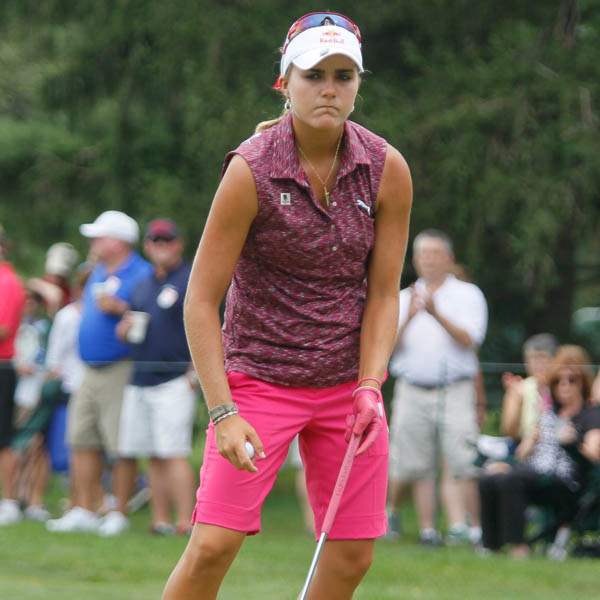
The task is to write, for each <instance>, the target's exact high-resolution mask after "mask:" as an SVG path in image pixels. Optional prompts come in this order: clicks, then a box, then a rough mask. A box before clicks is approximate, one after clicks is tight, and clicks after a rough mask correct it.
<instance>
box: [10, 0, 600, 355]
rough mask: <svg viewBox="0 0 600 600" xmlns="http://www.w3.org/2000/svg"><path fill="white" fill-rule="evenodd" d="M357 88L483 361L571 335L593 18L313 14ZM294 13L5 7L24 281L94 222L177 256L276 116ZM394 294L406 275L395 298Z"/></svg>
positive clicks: (580, 299) (599, 35)
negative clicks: (357, 60)
mask: <svg viewBox="0 0 600 600" xmlns="http://www.w3.org/2000/svg"><path fill="white" fill-rule="evenodd" d="M327 6H328V7H329V8H331V9H334V10H335V9H337V10H341V11H344V12H347V13H349V14H350V15H351V16H353V17H354V18H355V19H356V20H357V21H358V23H359V24H360V26H361V28H362V30H363V34H364V38H365V62H366V65H367V66H368V67H369V68H370V69H371V71H372V74H370V75H369V76H368V77H367V79H366V81H365V82H364V85H363V87H362V90H361V101H360V102H358V103H357V112H356V113H355V117H354V118H356V120H358V121H360V122H361V123H363V124H365V125H366V126H367V127H370V128H371V129H373V130H374V131H376V132H378V133H380V134H382V135H384V136H385V137H387V138H388V140H389V141H390V142H391V143H392V144H393V145H395V146H396V147H398V148H399V149H400V150H401V151H402V152H403V153H404V155H405V156H406V158H407V160H408V162H409V164H410V166H411V169H412V172H413V177H414V183H415V205H414V213H413V233H414V232H416V231H418V230H419V229H421V228H423V227H431V226H437V227H442V228H444V229H446V230H447V231H448V232H449V233H450V234H451V235H452V236H453V237H454V238H455V240H456V250H457V256H458V258H459V259H460V260H461V261H462V262H464V263H465V264H466V265H467V266H468V269H469V271H470V272H471V274H472V276H473V278H474V279H475V280H476V281H477V282H478V283H479V284H480V285H481V286H482V287H483V289H484V291H485V292H486V295H487V297H488V299H489V301H490V306H491V315H492V329H491V335H490V336H489V338H488V339H489V341H488V343H487V345H486V349H485V353H484V356H486V355H487V356H488V357H494V358H496V359H499V360H507V359H510V358H514V356H507V354H506V353H507V348H508V347H512V348H514V347H515V345H514V344H512V345H511V344H510V343H509V342H510V337H511V336H510V335H509V334H508V333H507V332H512V336H513V337H514V338H515V339H520V337H521V336H522V335H523V334H525V333H528V332H532V331H534V330H540V329H547V330H551V331H554V332H556V333H558V334H560V335H562V336H563V337H564V336H566V335H567V334H568V331H569V325H570V318H571V313H572V311H573V310H574V309H575V308H577V307H578V306H581V305H586V304H588V305H589V304H597V294H598V292H599V291H600V285H599V283H600V282H599V278H598V276H597V274H598V269H599V264H598V260H597V259H596V255H597V251H598V245H599V242H598V236H597V235H596V233H597V231H598V224H599V216H600V210H599V207H600V196H599V180H600V136H599V135H598V116H597V114H596V112H595V110H596V105H597V102H598V96H599V86H600V60H599V59H600V51H599V50H598V48H600V10H598V9H599V8H600V0H581V1H579V2H578V1H577V0H540V1H537V2H534V3H532V2H526V3H524V2H518V1H516V0H505V1H503V2H497V1H496V0H480V1H478V2H475V3H474V2H468V1H467V0H432V1H430V2H405V1H402V0H398V1H397V2H388V1H383V0H371V1H370V2H368V3H366V2H365V3H357V2H341V1H332V2H328V3H327ZM314 7H315V4H314V3H312V2H310V3H309V2H305V1H300V0H296V1H285V2H284V1H283V0H263V1H258V2H252V1H250V0H227V1H225V0H222V1H217V0H197V1H193V0H170V1H169V2H162V1H160V0H127V1H126V2H117V1H116V0H79V1H78V2H74V1H73V0H43V1H39V0H5V1H4V2H2V3H1V4H0V221H1V222H3V223H4V224H5V227H6V228H7V229H8V230H9V233H10V234H11V237H12V238H13V239H14V240H15V242H16V245H15V254H14V256H15V260H16V261H17V263H18V264H19V266H20V267H21V268H22V269H23V270H24V271H26V272H27V271H28V272H32V271H34V270H36V269H39V267H40V264H41V262H40V261H41V256H42V254H43V251H44V249H45V247H47V245H48V244H49V243H51V242H53V241H57V240H59V239H65V240H68V241H72V242H74V243H76V244H77V245H78V246H79V247H81V248H83V247H84V246H83V243H82V240H81V239H80V238H79V236H78V233H77V226H78V225H79V223H81V222H83V221H87V220H89V219H93V218H94V217H95V216H96V215H97V213H98V212H100V211H101V210H104V209H107V208H119V209H122V210H125V211H127V212H129V213H131V214H132V215H133V216H135V217H136V218H138V219H139V220H140V221H141V222H145V221H147V220H148V219H149V218H151V217H153V216H156V215H170V216H173V217H175V218H176V219H178V220H179V221H180V222H181V223H183V224H184V228H185V231H186V234H187V236H188V238H189V240H190V242H192V243H191V244H190V246H193V245H194V244H195V242H196V240H197V239H198V237H199V235H200V233H201V231H202V227H203V223H204V220H205V217H206V214H207V211H208V208H209V205H210V201H211V198H212V195H213V193H214V190H215V187H216V185H217V182H218V175H219V168H220V164H221V161H222V158H223V155H224V154H225V152H226V151H227V150H229V149H231V148H233V147H235V146H236V145H237V144H238V143H239V142H240V141H241V140H242V139H244V138H246V137H247V136H248V135H250V134H251V133H252V131H253V128H254V125H255V124H256V122H258V121H260V120H263V119H264V118H269V117H271V116H274V115H276V114H277V113H278V112H279V111H280V107H281V102H280V100H279V98H278V97H277V95H276V94H275V93H274V92H272V91H271V90H270V85H271V83H272V82H273V80H274V78H275V73H276V70H277V60H278V54H277V47H278V45H279V44H280V43H281V41H282V40H283V37H284V34H285V31H286V29H287V27H288V26H289V24H290V22H291V21H292V19H293V18H294V17H296V16H298V15H299V14H302V13H303V12H306V11H308V10H311V9H314ZM410 276H411V273H410V268H409V269H407V278H408V277H410Z"/></svg>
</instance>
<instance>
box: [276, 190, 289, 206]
mask: <svg viewBox="0 0 600 600" xmlns="http://www.w3.org/2000/svg"><path fill="white" fill-rule="evenodd" d="M279 204H281V206H290V205H291V204H292V195H291V194H290V193H289V192H281V194H280V195H279Z"/></svg>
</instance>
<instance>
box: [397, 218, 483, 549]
mask: <svg viewBox="0 0 600 600" xmlns="http://www.w3.org/2000/svg"><path fill="white" fill-rule="evenodd" d="M413 260H414V264H415V268H416V271H417V274H418V275H419V279H418V280H417V282H416V283H415V284H414V285H413V286H411V287H410V288H407V289H404V290H402V291H401V292H400V315H399V331H398V341H397V346H396V349H395V352H394V355H393V356H392V360H391V363H390V372H391V373H392V374H393V375H394V376H395V377H396V378H397V379H396V385H395V389H394V399H393V401H392V420H391V428H390V500H391V502H392V503H393V502H394V501H395V500H396V498H397V496H398V493H399V490H400V489H401V487H402V486H403V484H408V483H413V491H414V498H415V506H416V509H417V515H418V519H419V526H420V540H421V542H422V543H424V544H437V543H439V542H440V541H441V540H440V536H439V533H438V532H437V531H436V529H435V523H434V519H435V508H436V494H435V477H436V472H437V471H438V467H439V466H442V465H438V460H439V459H438V456H441V459H442V461H443V467H444V469H445V471H446V472H447V474H448V476H449V477H450V479H451V480H453V481H454V482H455V485H454V486H453V491H452V493H451V494H449V495H448V497H447V498H446V500H447V502H446V508H447V510H448V521H449V525H450V529H449V532H448V533H449V539H450V540H456V539H457V538H459V539H460V538H463V539H467V538H468V534H469V530H468V529H467V525H466V522H467V509H466V507H467V505H469V507H470V511H471V513H475V514H470V515H469V516H470V519H471V525H472V527H473V529H472V534H473V535H474V536H476V534H477V532H478V531H480V528H479V514H478V510H476V508H477V506H476V499H477V485H476V481H475V475H476V470H475V467H474V464H473V463H474V460H475V457H476V451H475V444H476V442H477V436H478V434H479V428H478V424H477V410H476V390H475V378H476V376H477V373H478V371H479V360H478V358H477V349H478V348H479V346H480V345H481V344H482V342H483V340H484V338H485V332H486V328H487V317H488V314H487V305H486V301H485V298H484V296H483V294H482V292H481V290H480V289H479V288H478V287H477V286H475V285H473V284H472V283H467V282H464V281H460V280H458V279H457V278H456V277H454V275H452V274H451V273H452V269H453V267H454V254H453V250H452V242H451V240H450V238H449V237H448V236H447V235H446V234H444V233H443V232H441V231H437V230H434V229H428V230H425V231H423V232H421V233H420V234H418V235H417V237H416V238H415V240H414V243H413ZM473 505H475V509H474V508H473Z"/></svg>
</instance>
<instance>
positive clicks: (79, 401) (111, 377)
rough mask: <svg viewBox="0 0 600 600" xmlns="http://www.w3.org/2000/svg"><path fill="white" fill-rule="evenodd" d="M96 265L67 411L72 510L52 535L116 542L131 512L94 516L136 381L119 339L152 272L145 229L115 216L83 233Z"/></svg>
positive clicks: (117, 483)
mask: <svg viewBox="0 0 600 600" xmlns="http://www.w3.org/2000/svg"><path fill="white" fill-rule="evenodd" d="M79 230H80V232H81V234H82V235H84V236H85V237H87V238H90V240H91V245H90V253H91V255H92V256H93V257H94V259H95V260H96V261H97V264H96V267H95V268H94V270H93V271H92V274H91V275H90V278H89V280H88V282H87V284H86V286H85V288H84V291H83V309H82V313H81V326H80V330H79V352H80V354H81V358H82V360H83V362H84V363H85V367H84V376H83V381H82V384H81V386H80V388H79V390H78V391H77V392H76V393H75V395H74V396H73V398H72V400H71V403H70V406H69V422H68V433H67V438H68V442H69V445H70V446H71V450H72V454H71V457H72V458H71V473H72V486H73V494H74V498H73V502H72V504H73V508H71V509H70V510H69V511H68V512H67V513H65V515H63V516H62V517H61V518H60V519H55V520H52V521H49V522H48V524H47V527H48V529H49V530H51V531H98V532H99V533H100V534H101V535H113V534H114V533H115V532H120V531H123V530H124V529H125V528H126V527H127V518H126V517H125V516H124V512H125V510H126V508H125V507H124V506H118V507H117V510H115V511H111V512H109V513H108V514H107V515H106V516H105V517H104V519H102V520H100V519H99V518H98V517H97V515H96V513H95V510H96V508H97V506H96V500H97V498H96V496H97V490H98V489H99V485H100V477H101V474H102V466H103V462H102V452H103V451H104V453H105V455H106V456H107V458H108V459H109V460H110V459H115V458H116V455H117V439H118V430H119V419H120V415H121V404H122V401H123V390H124V389H125V385H126V384H127V383H128V381H129V378H130V376H131V361H130V360H129V355H130V348H129V346H128V345H127V344H125V343H123V342H122V341H121V340H120V339H119V338H118V337H117V335H116V328H117V323H118V322H119V321H120V319H121V317H122V316H123V314H124V313H125V312H126V311H127V310H128V309H129V305H130V302H131V295H132V293H133V290H134V289H135V287H136V285H137V283H138V282H139V281H140V280H141V279H143V278H144V277H147V276H148V274H149V273H150V272H151V266H150V264H149V263H148V262H146V261H145V260H144V259H143V258H142V257H141V256H140V255H139V254H138V253H137V252H135V251H134V249H133V247H134V245H135V244H136V243H137V241H138V237H139V228H138V225H137V223H136V222H135V221H134V220H133V219H132V218H131V217H129V216H128V215H126V214H124V213H122V212H119V211H116V210H109V211H106V212H104V213H102V214H101V215H100V216H99V217H98V218H97V219H96V220H95V221H94V222H93V223H87V224H84V225H81V227H80V228H79ZM122 485H123V474H122V473H121V470H120V468H119V465H118V463H116V465H115V467H114V468H113V488H114V491H115V494H118V493H119V490H120V488H121V486H122Z"/></svg>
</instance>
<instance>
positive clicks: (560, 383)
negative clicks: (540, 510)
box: [479, 346, 600, 558]
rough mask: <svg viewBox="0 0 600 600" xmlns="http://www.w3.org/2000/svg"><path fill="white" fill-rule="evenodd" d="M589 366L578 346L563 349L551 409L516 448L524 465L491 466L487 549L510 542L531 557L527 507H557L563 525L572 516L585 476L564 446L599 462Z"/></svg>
mask: <svg viewBox="0 0 600 600" xmlns="http://www.w3.org/2000/svg"><path fill="white" fill-rule="evenodd" d="M589 364H590V361H589V357H588V356H587V353H586V352H585V351H584V350H583V349H582V348H580V347H579V346H562V347H561V348H560V349H559V351H558V353H557V354H556V357H555V358H554V361H553V363H552V365H551V367H550V370H549V373H548V378H547V381H548V385H549V392H550V398H549V402H548V403H547V407H546V408H545V409H544V410H543V411H542V413H541V415H540V418H539V420H538V423H537V425H536V426H535V427H534V428H533V429H532V431H531V432H530V433H529V434H528V435H527V437H525V438H524V439H523V440H522V442H521V443H520V444H519V446H518V448H517V452H516V454H517V458H518V459H519V460H520V464H518V465H517V466H515V467H514V468H512V469H511V468H510V467H508V465H506V464H500V465H497V467H496V468H494V465H491V466H490V471H491V472H490V474H488V475H486V476H484V477H482V478H481V480H480V484H479V489H480V493H481V516H482V524H483V546H484V548H486V549H488V550H491V551H497V550H500V549H501V548H502V547H503V546H504V545H505V544H511V545H512V549H511V554H512V555H513V556H514V557H517V558H518V557H524V556H527V555H528V554H529V547H528V546H527V545H526V544H525V543H524V532H525V509H526V508H527V506H528V505H529V504H535V505H538V506H545V507H551V508H553V509H554V511H555V513H556V514H557V517H558V520H559V522H560V523H565V522H567V521H568V519H569V518H570V517H571V516H572V515H573V512H574V509H575V506H576V498H577V493H578V491H579V490H580V488H581V483H582V473H581V470H580V467H579V466H578V464H577V463H576V462H575V461H574V460H573V459H572V458H570V456H569V454H568V453H567V452H566V451H565V449H564V448H563V447H562V446H561V444H570V443H573V442H576V443H577V444H578V445H579V447H580V450H581V452H582V454H583V455H584V456H585V457H586V458H587V459H588V460H591V461H595V462H597V461H599V460H600V445H599V444H598V443H597V440H598V435H599V433H600V419H599V417H600V409H599V408H598V407H593V408H590V407H589V406H590V403H589V398H590V393H591V386H592V373H591V370H590V368H589ZM594 440H596V442H595V443H594Z"/></svg>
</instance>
